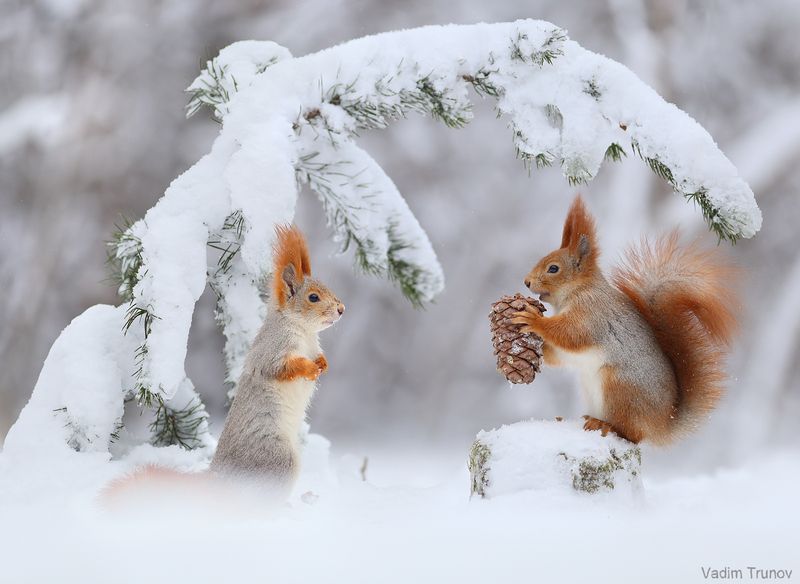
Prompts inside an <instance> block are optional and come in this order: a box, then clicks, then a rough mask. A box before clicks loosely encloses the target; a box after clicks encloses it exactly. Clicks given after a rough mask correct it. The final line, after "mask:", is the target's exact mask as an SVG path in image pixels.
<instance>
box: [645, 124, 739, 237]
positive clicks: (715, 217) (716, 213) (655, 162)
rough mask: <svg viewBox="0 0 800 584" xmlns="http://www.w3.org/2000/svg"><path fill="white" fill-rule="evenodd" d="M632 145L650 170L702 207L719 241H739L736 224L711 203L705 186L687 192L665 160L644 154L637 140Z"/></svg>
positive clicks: (701, 210) (705, 217)
mask: <svg viewBox="0 0 800 584" xmlns="http://www.w3.org/2000/svg"><path fill="white" fill-rule="evenodd" d="M631 147H632V149H633V151H634V152H635V153H636V154H638V155H639V158H641V159H642V160H644V161H645V162H646V163H647V166H649V167H650V170H652V171H653V172H654V173H655V174H656V175H658V176H659V177H660V178H661V179H663V180H665V181H666V182H668V183H669V184H670V186H671V187H672V188H673V190H675V192H678V193H681V194H682V195H683V196H684V197H685V198H686V199H687V200H688V201H691V202H692V203H694V204H695V205H697V206H698V207H700V212H701V213H702V214H703V219H705V221H706V223H707V224H708V228H709V229H710V230H711V231H713V232H714V234H715V235H716V236H717V239H718V241H723V240H725V241H728V242H729V243H730V244H732V245H733V244H735V243H736V242H737V241H739V239H740V237H741V236H740V235H739V231H738V230H737V229H736V226H735V225H733V224H732V223H731V222H730V220H728V219H726V218H725V217H723V216H722V214H721V213H720V209H719V207H716V206H714V205H713V204H712V203H711V201H710V200H709V198H708V191H707V189H706V188H705V187H700V188H699V189H698V190H697V191H692V192H686V191H685V190H684V189H683V188H681V185H679V184H678V182H677V181H676V180H675V176H674V175H673V173H672V170H671V169H670V168H669V167H668V166H667V165H666V164H664V162H662V161H661V160H659V159H658V158H657V157H653V156H644V155H643V154H642V150H641V147H640V146H639V144H638V143H637V142H636V140H632V141H631Z"/></svg>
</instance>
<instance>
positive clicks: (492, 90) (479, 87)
mask: <svg viewBox="0 0 800 584" xmlns="http://www.w3.org/2000/svg"><path fill="white" fill-rule="evenodd" d="M498 72H499V69H486V68H485V67H481V68H480V69H478V71H477V72H476V73H475V74H474V75H462V76H461V78H462V79H463V80H464V81H466V82H467V83H469V84H471V85H472V88H473V89H474V90H475V93H477V94H478V95H480V96H482V97H483V96H487V95H488V96H489V97H495V98H497V97H500V95H501V94H502V88H500V87H498V86H497V85H495V84H494V83H492V82H491V81H490V80H489V77H490V76H491V75H493V74H494V73H498Z"/></svg>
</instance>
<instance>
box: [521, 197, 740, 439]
mask: <svg viewBox="0 0 800 584" xmlns="http://www.w3.org/2000/svg"><path fill="white" fill-rule="evenodd" d="M599 253H600V252H599V248H598V246H597V235H596V231H595V221H594V218H593V217H592V216H591V215H590V214H589V212H588V210H587V209H586V206H585V204H584V202H583V200H582V199H581V198H580V197H576V198H575V201H574V202H573V203H572V206H571V207H570V209H569V213H568V214H567V218H566V221H565V223H564V230H563V235H562V239H561V247H560V248H559V249H557V250H555V251H553V252H551V253H549V254H548V255H546V256H545V257H543V258H542V259H541V260H540V261H539V262H538V263H537V264H536V265H535V266H534V267H533V269H531V271H530V273H529V274H528V275H527V276H526V277H525V286H527V287H528V288H529V289H530V290H531V291H532V292H533V293H535V294H538V295H539V296H540V299H541V300H542V301H543V302H547V303H549V304H551V305H552V307H553V308H554V310H555V312H556V314H555V315H554V316H551V317H544V316H543V315H542V314H541V313H540V312H539V311H538V310H536V309H534V308H529V309H526V310H524V311H521V312H517V313H516V314H515V316H514V318H512V322H513V323H516V324H519V325H521V330H522V331H523V332H530V333H535V334H537V335H539V336H540V337H542V339H543V340H544V344H543V351H544V361H545V364H547V365H553V366H557V365H571V366H575V367H577V368H578V369H579V370H580V372H581V385H582V390H583V394H584V398H585V400H586V402H587V404H588V409H589V411H588V415H585V416H583V417H584V419H585V423H584V429H585V430H600V431H601V432H602V434H603V435H604V436H605V435H606V434H607V433H608V432H614V433H615V434H617V435H619V436H620V437H622V438H625V439H627V440H629V441H631V442H634V443H638V442H640V441H642V440H646V441H649V442H653V443H656V444H666V443H668V442H670V441H672V440H674V439H675V438H677V437H679V436H682V435H684V434H685V433H687V432H689V431H691V430H693V429H695V428H696V427H697V425H698V424H699V423H700V422H702V421H703V420H704V419H705V418H707V417H708V415H709V413H710V412H711V410H712V409H713V408H714V406H715V405H716V404H717V402H718V401H719V399H720V397H721V395H722V392H723V386H724V382H725V378H726V376H725V373H724V370H723V363H724V358H725V356H726V353H727V349H728V346H729V345H730V343H731V341H732V339H733V336H734V334H735V332H736V329H737V320H736V309H737V308H738V304H739V303H738V300H737V298H736V294H735V292H734V291H733V286H732V283H733V279H734V277H735V272H736V270H735V269H734V268H733V267H732V266H731V265H730V264H728V263H726V262H725V261H724V260H723V258H722V257H721V254H720V253H719V252H718V251H716V250H704V249H701V248H699V247H698V246H697V245H696V244H692V245H688V246H681V245H679V244H678V234H677V232H673V233H672V234H670V235H668V236H666V237H663V238H661V239H659V240H658V241H656V242H655V243H654V244H651V243H648V242H647V241H646V240H644V241H643V242H642V244H641V245H640V246H638V247H632V248H630V249H629V250H628V252H627V254H626V258H625V261H624V262H623V263H621V264H620V265H618V266H617V267H616V268H615V270H614V272H613V273H612V277H611V281H610V282H609V280H607V279H606V277H605V276H604V275H603V272H602V271H601V269H600V267H599V266H598V256H599Z"/></svg>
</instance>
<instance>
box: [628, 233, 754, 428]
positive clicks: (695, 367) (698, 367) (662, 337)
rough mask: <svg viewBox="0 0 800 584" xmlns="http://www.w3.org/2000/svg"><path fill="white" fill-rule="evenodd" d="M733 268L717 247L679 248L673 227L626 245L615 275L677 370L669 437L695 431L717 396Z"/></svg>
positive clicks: (732, 299)
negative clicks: (651, 240) (664, 233)
mask: <svg viewBox="0 0 800 584" xmlns="http://www.w3.org/2000/svg"><path fill="white" fill-rule="evenodd" d="M736 273H737V270H736V269H735V268H734V267H733V266H732V265H731V264H730V263H728V262H727V261H726V260H725V259H724V258H723V257H722V254H721V253H720V252H719V251H717V250H715V249H709V250H706V249H701V248H700V247H699V246H698V245H697V244H691V245H686V246H680V245H679V244H678V233H677V231H675V232H673V233H671V234H670V235H669V236H666V237H663V238H661V239H659V240H658V241H656V242H655V244H650V243H649V242H647V241H646V240H644V241H642V243H641V245H639V246H635V247H632V248H631V249H629V250H628V252H627V254H626V258H625V261H624V262H623V263H622V264H621V265H620V266H618V267H617V269H616V270H615V272H614V274H613V280H614V284H615V285H616V286H617V288H619V289H620V290H621V291H622V292H623V293H624V294H625V295H626V296H628V297H629V298H630V299H631V300H632V301H633V303H634V304H635V305H636V308H637V310H638V311H639V312H640V313H641V314H642V316H643V317H644V318H645V319H646V320H647V321H648V323H649V324H650V326H651V327H652V328H653V330H654V331H655V334H656V339H657V341H658V343H659V345H660V346H661V349H662V350H663V351H664V353H665V354H666V355H667V357H668V359H669V360H670V363H671V364H672V367H673V370H674V371H675V377H676V380H677V383H678V403H677V404H676V415H675V422H676V424H675V426H674V431H675V432H674V433H673V434H675V433H677V434H682V433H685V432H688V431H691V430H693V429H694V428H695V427H696V426H697V424H698V423H699V422H701V421H702V420H703V419H705V418H706V417H707V416H708V414H709V413H710V411H711V410H712V409H713V408H714V406H715V405H716V403H717V401H719V399H720V397H721V396H722V393H723V389H724V382H725V379H726V375H725V372H724V369H723V366H724V361H725V356H726V353H727V349H728V346H729V345H730V342H731V341H732V339H733V336H734V334H735V332H736V329H737V319H736V310H737V308H738V305H739V303H738V300H737V295H736V292H735V290H734V289H733V286H734V283H735V281H736Z"/></svg>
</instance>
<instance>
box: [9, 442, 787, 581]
mask: <svg viewBox="0 0 800 584" xmlns="http://www.w3.org/2000/svg"><path fill="white" fill-rule="evenodd" d="M312 446H313V448H312V452H311V453H309V456H307V467H308V469H307V470H308V472H307V473H306V474H305V475H304V477H302V479H301V483H300V484H299V485H298V489H297V491H298V494H299V493H300V492H304V491H305V490H306V489H307V488H309V487H311V488H313V489H314V491H315V493H316V494H317V495H318V497H317V498H316V499H315V500H313V501H310V500H309V498H308V497H306V501H307V502H303V501H302V500H301V499H300V497H299V496H295V497H294V499H293V501H292V502H291V504H289V505H287V506H285V507H282V508H280V509H279V510H277V511H272V512H266V511H264V510H259V509H256V508H250V507H245V508H234V507H233V506H231V507H230V509H229V508H228V506H225V505H221V502H220V501H219V500H213V499H212V498H211V497H208V498H207V499H205V498H203V497H202V496H201V497H200V498H199V500H195V501H194V502H192V503H187V502H185V501H182V502H181V503H182V504H181V505H180V509H177V508H176V506H175V505H172V504H170V505H169V506H168V505H167V504H165V503H164V502H163V501H161V503H159V498H158V497H156V496H152V497H150V499H149V500H148V501H146V502H142V501H140V502H139V503H138V504H137V505H136V506H135V507H133V508H132V509H129V510H126V511H122V512H120V511H113V512H112V511H107V510H104V509H103V508H102V507H100V506H99V505H98V504H97V503H96V500H95V497H96V495H97V492H98V490H99V489H100V487H101V486H102V485H104V484H106V483H107V481H108V480H109V479H110V478H111V477H113V476H117V475H119V474H120V473H122V472H123V471H124V469H125V467H127V466H128V465H130V464H135V462H133V461H135V460H137V459H138V460H140V461H141V460H153V458H154V457H155V456H161V457H163V460H170V461H171V462H172V463H176V462H178V461H181V462H182V463H183V464H184V467H187V468H188V467H191V466H192V464H193V461H192V459H191V456H192V455H189V454H185V453H180V452H178V451H177V450H173V449H172V448H170V449H161V450H159V451H158V452H156V451H155V450H154V449H151V447H140V452H139V453H138V454H137V453H132V454H131V455H130V456H129V457H128V459H127V460H126V461H125V462H112V463H110V464H109V463H108V462H107V461H106V460H105V458H104V457H103V456H102V455H99V454H78V453H75V454H74V455H71V456H69V457H65V458H62V459H59V460H49V461H48V462H47V463H46V464H45V463H43V462H42V463H40V464H37V462H36V461H28V462H27V464H24V465H23V464H19V461H18V460H14V459H12V458H10V457H9V455H8V454H4V455H2V456H0V525H2V536H0V557H1V558H2V560H1V561H0V582H14V583H16V582H82V583H90V582H103V583H106V582H117V583H127V582H572V581H584V580H585V579H591V581H593V582H669V583H676V582H700V581H705V578H704V576H703V573H702V568H709V567H711V568H715V569H716V568H723V567H725V566H729V567H732V568H740V569H742V570H744V571H745V574H746V573H747V570H746V568H747V567H748V566H753V567H761V568H773V569H792V570H795V569H796V568H798V566H797V555H796V548H797V543H798V535H800V533H798V531H799V530H798V522H797V499H796V492H797V484H798V481H800V456H799V455H798V453H797V452H794V451H792V452H789V451H785V452H773V453H771V454H770V455H762V456H760V457H755V458H753V459H750V460H747V461H742V462H741V465H740V466H739V467H737V468H730V469H725V470H719V471H716V472H713V473H710V474H699V475H694V476H685V477H673V478H669V479H663V478H662V479H658V480H653V479H648V475H647V470H646V469H647V452H645V477H644V483H645V497H644V498H643V499H642V500H641V501H638V502H635V503H631V502H623V501H621V500H619V498H617V499H611V498H608V497H604V496H586V495H578V494H572V493H562V494H560V495H559V494H557V493H553V492H542V491H538V492H537V491H527V492H520V493H515V494H509V495H504V496H500V497H497V498H494V499H491V500H484V499H477V498H476V499H472V500H470V498H469V475H468V472H467V468H466V452H460V451H458V450H447V451H431V450H425V449H413V450H412V449H409V450H405V451H403V450H398V449H396V448H395V449H392V450H381V449H374V448H373V449H371V450H369V451H366V453H367V455H368V464H367V467H366V470H365V475H366V479H367V480H366V481H362V473H361V467H362V462H363V458H362V456H363V453H362V452H359V453H358V455H354V454H348V453H346V452H344V451H339V449H337V448H335V447H334V448H333V454H332V455H331V457H330V459H331V461H332V462H331V464H330V467H328V466H327V464H326V461H325V458H326V452H325V448H326V443H325V441H324V440H322V439H318V438H316V439H314V440H313V443H312ZM354 452H355V450H354ZM194 463H195V464H197V461H194ZM311 499H314V498H313V497H312V498H311ZM173 503H174V501H173ZM794 573H797V572H796V570H795V572H794ZM745 580H747V578H745Z"/></svg>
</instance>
